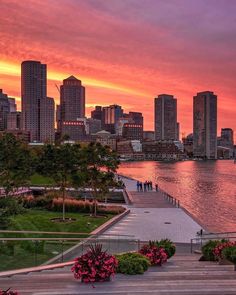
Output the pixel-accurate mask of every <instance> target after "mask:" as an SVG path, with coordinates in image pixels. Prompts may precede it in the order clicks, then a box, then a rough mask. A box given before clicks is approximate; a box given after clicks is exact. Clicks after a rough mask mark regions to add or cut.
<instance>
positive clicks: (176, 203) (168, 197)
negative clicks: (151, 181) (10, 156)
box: [158, 188, 180, 208]
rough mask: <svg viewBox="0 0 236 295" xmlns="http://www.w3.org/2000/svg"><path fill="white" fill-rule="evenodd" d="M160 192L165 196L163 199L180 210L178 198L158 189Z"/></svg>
mask: <svg viewBox="0 0 236 295" xmlns="http://www.w3.org/2000/svg"><path fill="white" fill-rule="evenodd" d="M158 191H159V192H160V193H161V194H162V195H163V197H164V198H165V199H166V200H167V201H168V202H169V203H171V204H172V205H174V206H175V207H177V208H180V200H178V199H177V198H175V197H173V196H171V195H170V194H168V193H167V192H165V191H164V190H162V189H161V188H158Z"/></svg>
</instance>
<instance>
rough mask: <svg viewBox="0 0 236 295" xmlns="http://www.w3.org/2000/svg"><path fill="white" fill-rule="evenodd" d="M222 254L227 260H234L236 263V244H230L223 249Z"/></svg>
mask: <svg viewBox="0 0 236 295" xmlns="http://www.w3.org/2000/svg"><path fill="white" fill-rule="evenodd" d="M222 255H223V257H224V258H226V259H227V260H229V261H231V262H233V263H234V264H236V245H235V246H229V247H226V248H224V249H223V250H222Z"/></svg>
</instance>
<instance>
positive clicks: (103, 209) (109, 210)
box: [98, 205, 125, 214]
mask: <svg viewBox="0 0 236 295" xmlns="http://www.w3.org/2000/svg"><path fill="white" fill-rule="evenodd" d="M124 211H125V208H124V207H122V206H104V205H99V206H98V213H105V214H121V213H123V212H124Z"/></svg>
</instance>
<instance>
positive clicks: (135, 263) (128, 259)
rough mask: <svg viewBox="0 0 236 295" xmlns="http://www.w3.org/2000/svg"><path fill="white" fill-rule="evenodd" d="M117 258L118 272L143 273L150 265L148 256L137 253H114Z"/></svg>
mask: <svg viewBox="0 0 236 295" xmlns="http://www.w3.org/2000/svg"><path fill="white" fill-rule="evenodd" d="M116 258H117V260H118V268H117V271H116V272H118V273H123V274H128V275H136V274H143V273H144V272H145V271H146V270H147V269H148V266H149V265H150V262H149V260H148V258H146V257H145V256H143V255H141V254H139V253H124V254H120V255H116Z"/></svg>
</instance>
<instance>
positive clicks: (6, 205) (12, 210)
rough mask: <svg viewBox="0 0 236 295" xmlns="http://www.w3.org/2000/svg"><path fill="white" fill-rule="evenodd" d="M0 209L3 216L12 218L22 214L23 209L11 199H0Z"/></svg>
mask: <svg viewBox="0 0 236 295" xmlns="http://www.w3.org/2000/svg"><path fill="white" fill-rule="evenodd" d="M0 209H2V210H4V214H5V216H12V215H17V214H22V213H24V208H23V207H22V205H21V204H19V203H18V201H17V200H16V199H15V198H13V197H7V198H2V199H0Z"/></svg>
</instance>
